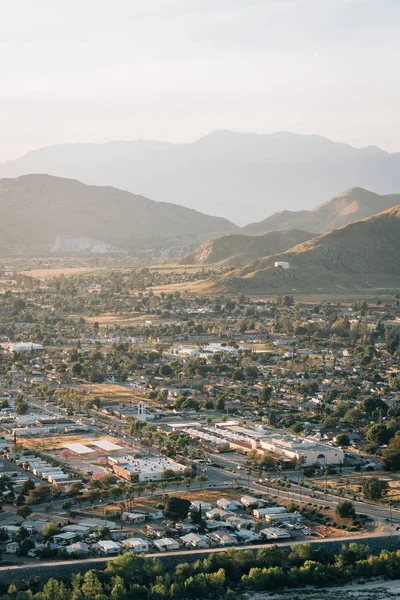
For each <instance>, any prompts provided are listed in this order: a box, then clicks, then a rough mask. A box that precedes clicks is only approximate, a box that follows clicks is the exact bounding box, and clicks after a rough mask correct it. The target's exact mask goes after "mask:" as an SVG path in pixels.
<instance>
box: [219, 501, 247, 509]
mask: <svg viewBox="0 0 400 600" xmlns="http://www.w3.org/2000/svg"><path fill="white" fill-rule="evenodd" d="M217 506H218V508H222V509H223V510H227V511H232V510H238V509H239V508H243V505H242V504H241V503H240V502H238V501H237V500H229V499H228V498H220V499H219V500H217Z"/></svg>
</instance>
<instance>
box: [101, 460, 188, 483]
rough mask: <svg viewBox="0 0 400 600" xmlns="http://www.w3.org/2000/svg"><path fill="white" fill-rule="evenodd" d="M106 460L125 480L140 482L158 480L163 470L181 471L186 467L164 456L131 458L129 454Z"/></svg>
mask: <svg viewBox="0 0 400 600" xmlns="http://www.w3.org/2000/svg"><path fill="white" fill-rule="evenodd" d="M108 462H109V464H110V465H111V466H112V468H113V471H114V473H115V474H116V475H119V476H120V477H122V478H123V479H126V480H127V481H132V480H133V479H136V480H137V481H140V482H146V481H160V480H161V479H162V475H163V472H164V471H166V470H169V471H174V472H175V473H183V472H184V470H185V468H186V467H185V466H184V465H181V464H180V463H178V462H176V461H174V460H171V459H170V458H166V457H164V456H150V457H147V458H133V457H132V456H129V455H128V456H123V457H113V456H109V457H108Z"/></svg>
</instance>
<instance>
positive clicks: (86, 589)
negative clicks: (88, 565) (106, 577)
mask: <svg viewBox="0 0 400 600" xmlns="http://www.w3.org/2000/svg"><path fill="white" fill-rule="evenodd" d="M102 591H103V586H102V585H101V582H100V580H99V578H98V576H97V575H96V573H95V572H94V571H88V572H87V573H85V575H84V577H83V584H82V592H83V594H84V596H85V597H86V598H90V599H92V598H96V597H97V596H98V595H99V594H101V593H102Z"/></svg>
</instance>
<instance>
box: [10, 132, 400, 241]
mask: <svg viewBox="0 0 400 600" xmlns="http://www.w3.org/2000/svg"><path fill="white" fill-rule="evenodd" d="M29 173H47V174H51V175H56V176H60V177H67V178H74V179H78V180H79V181H82V182H84V183H86V184H91V185H101V186H114V187H117V188H119V189H125V190H129V191H131V192H133V193H135V194H143V195H144V196H146V197H148V198H151V199H152V200H158V201H167V202H173V203H176V204H180V205H183V206H186V207H189V208H194V209H197V210H201V211H204V212H205V213H208V214H212V215H218V216H221V217H226V218H228V219H230V220H232V221H233V222H235V223H237V224H240V225H244V224H245V223H249V222H252V221H260V220H263V219H265V218H266V217H268V215H271V214H272V213H274V212H275V211H276V208H277V207H282V208H285V209H286V210H291V211H297V210H300V209H301V210H305V209H307V210H308V209H312V208H313V207H314V206H316V205H317V204H320V203H321V202H323V201H324V200H327V199H329V198H330V197H332V196H335V195H337V194H339V193H341V192H342V191H343V190H345V189H348V188H352V187H354V186H360V187H364V188H367V189H370V190H373V191H374V192H376V193H378V194H390V193H396V192H398V190H400V153H394V154H390V153H387V152H384V151H383V150H381V149H379V148H377V147H374V146H370V147H367V148H362V149H357V148H353V147H351V146H349V145H347V144H341V143H336V142H332V141H330V140H327V139H325V138H323V137H320V136H313V135H310V136H305V135H297V134H291V133H282V132H281V133H274V134H265V135H258V134H252V133H234V132H230V131H215V132H213V133H211V134H209V135H207V136H205V137H203V138H201V139H199V140H197V141H195V142H193V143H188V144H170V143H165V142H157V141H144V140H138V141H132V142H111V143H107V144H64V145H58V146H53V147H47V148H42V149H40V150H35V151H33V152H30V153H28V154H26V155H25V156H23V157H21V158H19V159H16V160H13V161H9V162H7V163H3V164H2V165H0V177H17V176H20V175H24V174H29ZM291 227H292V226H291ZM283 228H285V229H286V228H287V227H283ZM296 228H300V229H305V230H307V231H308V230H310V228H309V227H304V226H303V225H301V226H299V225H297V226H296Z"/></svg>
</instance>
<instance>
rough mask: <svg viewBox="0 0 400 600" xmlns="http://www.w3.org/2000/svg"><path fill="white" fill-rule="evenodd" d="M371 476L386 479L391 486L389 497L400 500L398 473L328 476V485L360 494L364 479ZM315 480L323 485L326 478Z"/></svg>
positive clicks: (396, 500)
mask: <svg viewBox="0 0 400 600" xmlns="http://www.w3.org/2000/svg"><path fill="white" fill-rule="evenodd" d="M370 477H379V479H383V480H384V481H386V482H387V484H388V486H389V491H388V494H387V498H389V499H390V500H392V501H393V502H399V501H400V478H399V476H398V475H396V474H391V473H386V472H385V473H382V472H372V473H353V474H349V475H346V476H344V475H343V476H341V477H338V478H333V477H332V478H328V479H327V485H328V486H329V487H331V488H333V489H335V490H337V491H338V490H343V489H346V490H347V492H354V493H356V494H359V495H360V494H361V491H362V486H363V483H364V481H366V479H368V478H370ZM314 481H315V482H316V483H318V485H323V484H324V482H325V478H318V479H315V480H314Z"/></svg>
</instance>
